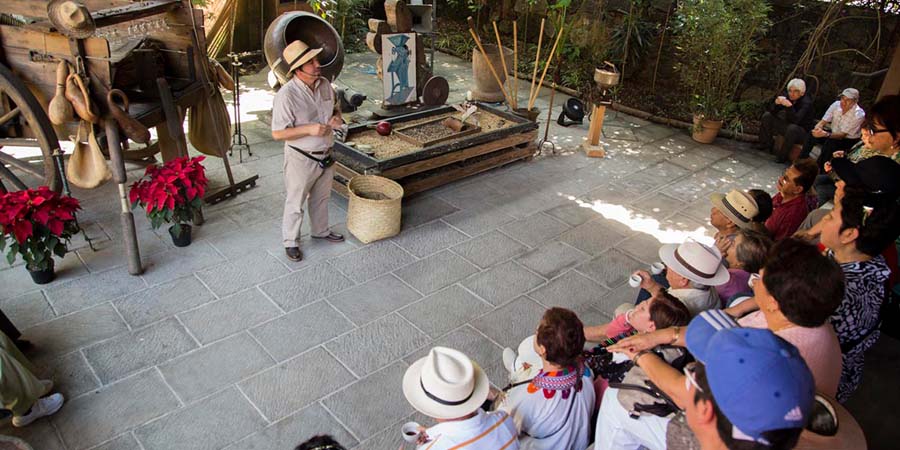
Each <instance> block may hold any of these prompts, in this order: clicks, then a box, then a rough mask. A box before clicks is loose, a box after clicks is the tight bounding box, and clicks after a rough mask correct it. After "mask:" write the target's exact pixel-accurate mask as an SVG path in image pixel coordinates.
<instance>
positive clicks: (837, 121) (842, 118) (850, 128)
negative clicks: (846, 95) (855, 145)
mask: <svg viewBox="0 0 900 450" xmlns="http://www.w3.org/2000/svg"><path fill="white" fill-rule="evenodd" d="M822 120H824V121H826V122H831V132H832V133H847V139H859V137H860V128H861V127H862V124H863V121H865V120H866V112H865V111H863V109H862V108H860V107H859V105H853V107H852V108H850V111H847V112H844V110H843V109H841V101H840V100H838V101H836V102H834V103H832V104H831V106H829V107H828V110H827V111H825V115H824V116H822Z"/></svg>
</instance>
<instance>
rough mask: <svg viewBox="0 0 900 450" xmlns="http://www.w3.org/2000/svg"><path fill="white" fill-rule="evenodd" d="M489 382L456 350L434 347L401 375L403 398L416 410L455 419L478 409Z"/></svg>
mask: <svg viewBox="0 0 900 450" xmlns="http://www.w3.org/2000/svg"><path fill="white" fill-rule="evenodd" d="M489 389H490V383H489V382H488V378H487V375H485V373H484V371H483V370H482V369H481V367H479V366H478V364H476V363H475V362H473V361H472V360H471V359H469V357H468V356H466V355H465V354H463V353H462V352H460V351H458V350H453V349H451V348H446V347H434V348H432V349H431V351H430V352H428V356H426V357H424V358H422V359H420V360H418V361H416V362H414V363H413V364H412V365H411V366H409V368H408V369H406V374H404V375H403V395H404V396H406V400H407V401H408V402H409V404H410V405H412V406H413V408H415V409H416V410H418V411H419V412H421V413H422V414H425V415H426V416H428V417H433V418H436V419H455V418H458V417H462V416H465V415H466V414H469V413H471V412H473V411H475V410H476V409H478V407H479V406H481V404H482V403H484V401H485V400H486V399H487V395H488V390H489Z"/></svg>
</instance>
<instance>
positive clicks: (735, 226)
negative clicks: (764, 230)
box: [709, 189, 759, 252]
mask: <svg viewBox="0 0 900 450" xmlns="http://www.w3.org/2000/svg"><path fill="white" fill-rule="evenodd" d="M709 201H710V203H712V209H711V210H710V211H709V223H710V224H711V225H712V226H713V228H715V229H716V235H715V239H716V247H718V248H719V251H723V252H724V251H725V249H726V248H728V247H729V246H730V244H731V243H733V242H734V238H735V236H736V235H737V232H738V230H740V229H745V230H746V229H751V228H752V223H753V218H754V217H756V215H757V214H759V208H758V207H757V206H756V200H754V199H753V196H751V195H750V194H748V193H747V192H744V191H739V190H737V189H732V190H731V191H729V192H728V193H727V194H719V193H715V194H711V195H710V196H709Z"/></svg>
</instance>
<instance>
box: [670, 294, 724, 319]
mask: <svg viewBox="0 0 900 450" xmlns="http://www.w3.org/2000/svg"><path fill="white" fill-rule="evenodd" d="M669 293H670V294H672V296H674V297H675V298H677V299H678V300H681V303H684V305H685V306H687V309H688V311H690V312H691V317H693V316H696V315H697V314H700V313H701V312H703V311H706V310H707V309H718V308H719V307H720V306H721V305H720V302H719V294H718V293H717V292H716V289H715V288H712V287H710V288H709V289H693V288H687V289H669Z"/></svg>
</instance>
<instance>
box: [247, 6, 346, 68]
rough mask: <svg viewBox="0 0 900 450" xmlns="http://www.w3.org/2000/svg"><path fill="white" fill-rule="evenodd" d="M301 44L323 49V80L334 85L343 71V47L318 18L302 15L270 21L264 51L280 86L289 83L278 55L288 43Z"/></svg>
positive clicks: (303, 13)
mask: <svg viewBox="0 0 900 450" xmlns="http://www.w3.org/2000/svg"><path fill="white" fill-rule="evenodd" d="M295 40H300V41H303V42H304V43H306V45H309V46H310V47H313V48H322V53H319V56H318V58H319V63H321V64H322V76H323V77H325V78H328V79H329V80H331V81H334V79H335V78H337V77H338V75H339V74H340V73H341V69H343V68H344V44H343V43H342V42H341V36H340V35H339V34H338V32H337V30H335V29H334V27H332V26H331V24H329V23H328V22H326V21H325V20H324V19H322V18H321V17H319V16H317V15H315V14H312V13H308V12H304V11H291V12H286V13H284V14H282V15H280V16H278V17H276V18H275V20H273V21H272V23H271V24H270V25H269V28H268V29H267V30H266V40H265V44H264V46H263V48H264V49H265V54H266V63H268V65H269V68H270V69H272V72H273V73H274V74H275V77H277V78H278V81H279V83H281V84H282V85H283V84H285V83H287V82H288V80H290V79H291V74H290V72H289V69H290V67H289V66H288V64H287V62H285V61H283V60H282V58H281V52H283V51H284V48H285V47H287V46H288V44H290V43H291V42H294V41H295Z"/></svg>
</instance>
